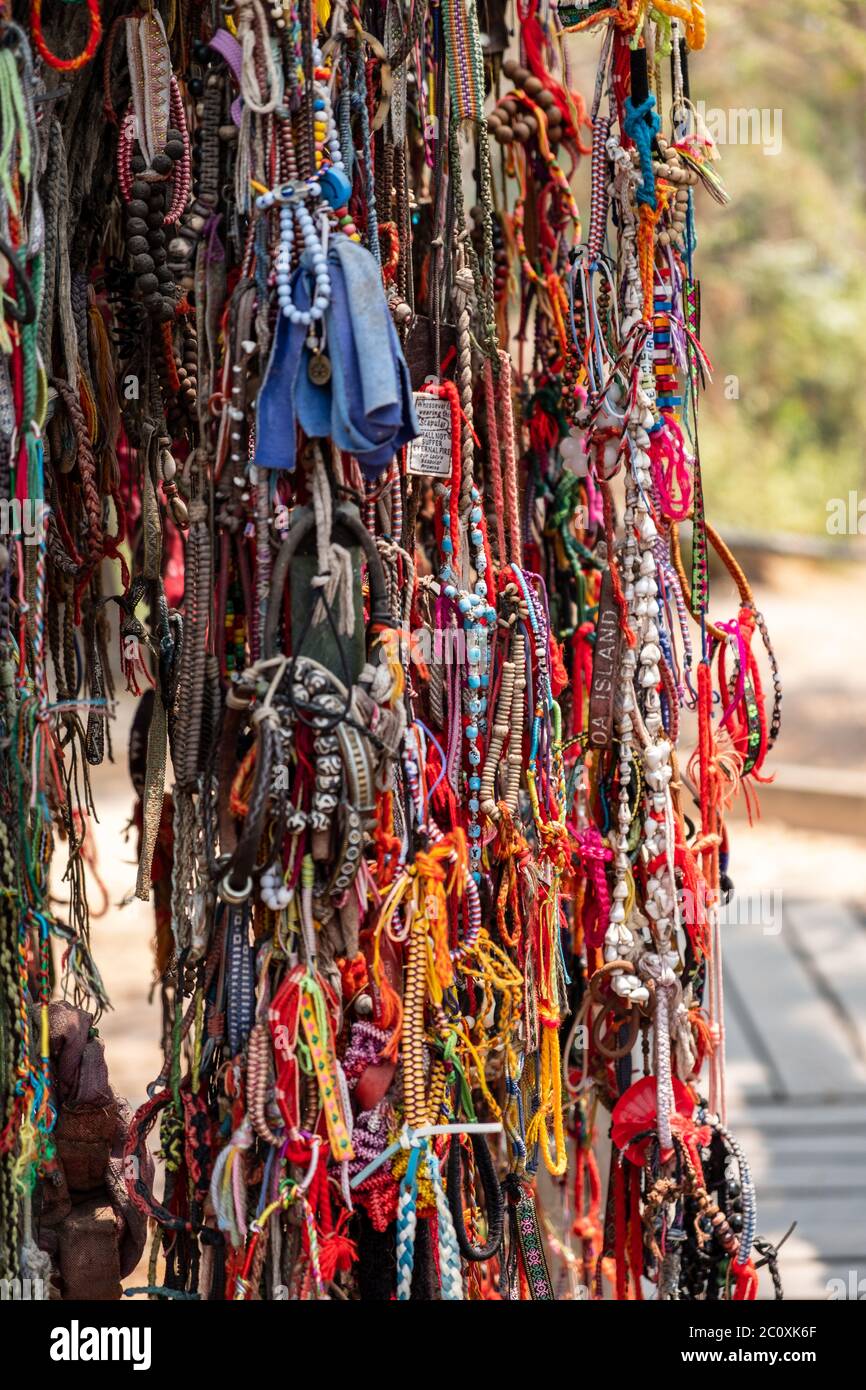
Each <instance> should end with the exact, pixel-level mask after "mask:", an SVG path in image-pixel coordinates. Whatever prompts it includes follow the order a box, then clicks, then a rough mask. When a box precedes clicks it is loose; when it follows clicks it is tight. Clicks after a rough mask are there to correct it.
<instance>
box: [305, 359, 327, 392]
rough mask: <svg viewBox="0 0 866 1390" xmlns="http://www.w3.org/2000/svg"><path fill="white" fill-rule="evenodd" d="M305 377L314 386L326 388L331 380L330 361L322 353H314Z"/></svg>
mask: <svg viewBox="0 0 866 1390" xmlns="http://www.w3.org/2000/svg"><path fill="white" fill-rule="evenodd" d="M307 375H308V376H309V378H310V381H311V382H312V383H313V385H314V386H326V385H327V383H328V382H329V381H330V380H331V363H330V359H329V358H327V357H326V356H325V354H324V353H323V352H315V353H313V355H312V357H311V358H310V361H309V365H308V367H307Z"/></svg>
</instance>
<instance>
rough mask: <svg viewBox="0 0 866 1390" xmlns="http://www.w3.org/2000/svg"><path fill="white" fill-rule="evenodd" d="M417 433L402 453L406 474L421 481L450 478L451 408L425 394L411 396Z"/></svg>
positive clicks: (439, 399) (445, 403)
mask: <svg viewBox="0 0 866 1390" xmlns="http://www.w3.org/2000/svg"><path fill="white" fill-rule="evenodd" d="M414 400H415V414H416V415H417V416H418V424H419V425H420V427H421V433H420V435H419V436H418V438H417V439H413V440H411V441H410V443H409V446H408V448H407V450H406V469H407V472H409V473H413V474H415V476H416V477H423V478H450V476H451V406H450V405H449V403H448V401H445V400H442V398H441V397H440V396H433V395H431V394H430V392H429V391H416V392H415V393H414Z"/></svg>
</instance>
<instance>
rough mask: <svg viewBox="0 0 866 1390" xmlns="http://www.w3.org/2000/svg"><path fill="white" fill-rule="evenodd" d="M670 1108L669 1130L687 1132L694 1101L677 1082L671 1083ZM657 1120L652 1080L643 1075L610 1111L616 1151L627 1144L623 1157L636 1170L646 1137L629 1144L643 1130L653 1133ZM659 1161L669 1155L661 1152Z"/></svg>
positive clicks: (641, 1162)
mask: <svg viewBox="0 0 866 1390" xmlns="http://www.w3.org/2000/svg"><path fill="white" fill-rule="evenodd" d="M673 1090H674V1105H675V1107H676V1109H675V1110H674V1113H673V1114H672V1115H671V1129H673V1130H674V1131H675V1132H676V1133H677V1134H682V1133H684V1132H685V1131H686V1130H687V1129H691V1128H692V1127H693V1126H692V1115H693V1114H694V1109H695V1102H694V1100H693V1099H692V1094H691V1092H690V1091H689V1089H688V1087H687V1086H684V1085H683V1083H682V1082H681V1081H677V1080H674V1083H673ZM657 1117H658V1107H657V1104H656V1078H655V1077H654V1076H645V1077H643V1079H642V1080H641V1081H636V1082H635V1083H634V1085H633V1086H629V1088H628V1090H627V1091H626V1093H625V1095H623V1096H620V1098H619V1100H618V1101H617V1103H616V1105H615V1106H614V1108H613V1116H612V1120H613V1124H612V1127H611V1136H612V1138H613V1142H614V1143H615V1144H616V1146H617V1148H618V1149H624V1148H625V1147H626V1145H627V1144H628V1145H631V1147H630V1148H629V1150H628V1154H627V1157H628V1158H630V1159H631V1161H632V1163H634V1164H636V1165H637V1166H638V1167H640V1166H641V1165H642V1164H643V1162H644V1158H645V1157H646V1149H647V1145H648V1143H649V1142H650V1137H651V1136H649V1135H648V1136H647V1137H646V1138H645V1139H642V1140H641V1142H640V1143H639V1144H632V1143H631V1141H632V1140H633V1139H634V1138H635V1136H636V1135H638V1134H646V1131H647V1130H653V1131H654V1130H655V1127H656V1121H657ZM661 1157H662V1162H664V1161H665V1160H666V1159H668V1158H670V1152H668V1153H662V1155H661Z"/></svg>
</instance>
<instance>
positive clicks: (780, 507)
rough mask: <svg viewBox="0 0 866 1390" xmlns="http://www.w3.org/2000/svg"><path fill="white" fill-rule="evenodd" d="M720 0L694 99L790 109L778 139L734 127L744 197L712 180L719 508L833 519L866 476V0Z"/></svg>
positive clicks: (753, 523)
mask: <svg viewBox="0 0 866 1390" xmlns="http://www.w3.org/2000/svg"><path fill="white" fill-rule="evenodd" d="M707 11H708V21H709V38H708V43H707V47H706V48H705V49H704V51H703V52H701V53H697V54H694V55H693V56H692V59H691V88H692V98H693V100H694V101H696V102H697V101H699V100H702V101H703V102H704V103H705V106H706V108H707V113H708V119H709V111H710V108H716V109H719V110H721V111H723V112H725V113H727V112H728V111H731V110H738V109H742V108H746V109H752V108H754V109H757V110H759V111H764V112H766V114H765V116H764V120H765V122H767V123H768V124H767V125H766V126H765V130H766V131H767V132H769V131H770V130H772V128H773V125H772V122H773V120H774V119H775V121H776V122H777V123H778V122H781V148H780V150H779V152H778V153H777V154H775V155H772V154H765V153H764V151H763V148H762V145H761V144H760V143H754V144H752V143H746V144H740V143H730V142H728V143H726V144H724V145H720V154H721V156H722V158H721V162H720V164H719V165H718V166H717V168H718V169H719V170H720V172H721V174H722V176H723V178H724V180H725V184H726V186H727V188H728V191H729V193H730V194H731V203H730V205H729V206H728V207H726V208H720V207H717V206H715V205H714V204H713V203H712V202H711V201H710V199H709V198H708V197H707V195H706V194H705V193H702V192H701V193H699V194H698V206H697V226H698V249H697V253H696V258H695V268H696V273H697V275H698V276H699V278H700V280H701V284H702V293H703V341H704V345H705V347H706V348H707V351H708V352H709V354H710V357H711V359H712V361H713V364H714V367H715V373H714V380H713V384H712V385H711V386H710V387H709V389H708V391H707V393H706V395H705V396H704V398H703V401H702V403H701V432H700V435H701V454H702V460H703V468H704V477H705V491H706V495H707V508H708V514H709V515H710V516H712V517H714V518H715V519H717V520H718V521H719V522H721V523H722V524H724V523H725V522H727V523H734V524H736V525H738V526H741V527H748V528H750V529H764V528H767V529H771V530H796V531H808V532H812V533H814V534H824V533H826V522H827V503H828V500H829V499H831V498H834V497H846V496H847V493H848V491H849V489H857V490H858V491H860V492H861V493H862V492H864V490H866V462H864V460H866V450H864V440H866V333H864V325H866V4H864V3H863V0H858V2H857V3H854V2H853V0H799V3H796V4H791V3H789V2H788V0H764V3H757V4H756V3H755V0H724V3H713V0H710V3H709V4H708V5H707ZM773 113H780V114H776V115H775V117H774V115H773ZM728 124H729V125H730V122H728ZM711 129H712V126H711Z"/></svg>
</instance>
